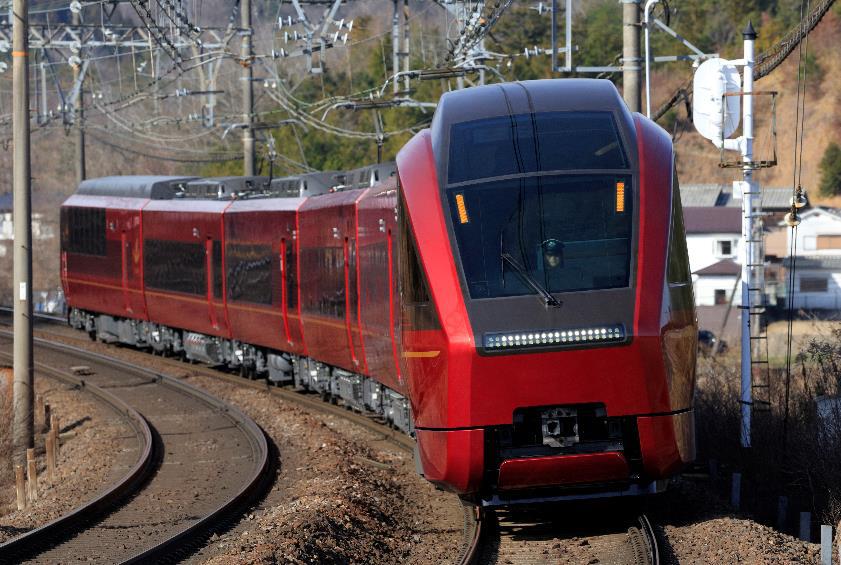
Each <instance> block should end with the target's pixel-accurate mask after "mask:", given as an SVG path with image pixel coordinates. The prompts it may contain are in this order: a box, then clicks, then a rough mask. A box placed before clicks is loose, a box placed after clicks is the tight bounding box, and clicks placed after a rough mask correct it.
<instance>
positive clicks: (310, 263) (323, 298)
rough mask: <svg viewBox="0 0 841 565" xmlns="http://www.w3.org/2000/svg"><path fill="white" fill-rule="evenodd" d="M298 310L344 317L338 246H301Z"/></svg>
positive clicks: (342, 254)
mask: <svg viewBox="0 0 841 565" xmlns="http://www.w3.org/2000/svg"><path fill="white" fill-rule="evenodd" d="M301 274H302V276H303V277H304V278H303V279H302V280H301V288H302V289H305V290H304V292H303V293H302V295H303V297H304V300H303V302H302V303H301V310H303V311H304V312H310V313H312V314H318V315H321V316H328V317H330V318H338V319H340V320H344V318H345V251H344V249H343V248H342V247H309V248H307V247H305V248H303V249H301Z"/></svg>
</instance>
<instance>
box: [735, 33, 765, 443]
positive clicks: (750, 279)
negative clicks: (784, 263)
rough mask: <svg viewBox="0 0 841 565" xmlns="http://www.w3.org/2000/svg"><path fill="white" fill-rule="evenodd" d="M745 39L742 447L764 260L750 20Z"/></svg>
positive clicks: (748, 418) (748, 432) (748, 437)
mask: <svg viewBox="0 0 841 565" xmlns="http://www.w3.org/2000/svg"><path fill="white" fill-rule="evenodd" d="M742 37H743V38H744V50H745V60H744V79H743V80H744V83H743V86H742V93H743V96H744V105H743V106H742V140H741V144H740V145H741V149H742V162H743V163H744V166H743V167H742V176H743V182H742V240H743V241H744V242H745V258H744V261H742V320H741V324H742V332H741V338H742V339H741V341H742V359H741V372H742V381H741V396H740V404H741V414H742V429H741V442H742V447H750V446H751V428H750V426H751V405H752V404H753V391H752V384H753V379H752V373H753V371H752V363H751V359H752V357H751V345H752V342H751V314H752V312H753V309H752V304H753V300H752V297H751V292H752V289H754V284H753V283H754V272H753V268H754V265H756V264H757V262H758V261H759V260H760V258H759V257H757V253H756V251H757V245H756V242H757V238H756V237H755V234H754V229H753V226H754V204H753V203H754V196H755V195H758V191H759V189H758V187H757V186H756V183H755V181H754V180H753V96H752V94H753V66H754V43H755V42H756V31H754V29H753V24H751V22H748V25H747V27H746V28H745V30H744V32H743V33H742Z"/></svg>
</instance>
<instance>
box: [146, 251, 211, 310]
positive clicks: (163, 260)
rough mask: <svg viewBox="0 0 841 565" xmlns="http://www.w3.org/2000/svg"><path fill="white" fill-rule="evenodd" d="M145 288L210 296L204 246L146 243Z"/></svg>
mask: <svg viewBox="0 0 841 565" xmlns="http://www.w3.org/2000/svg"><path fill="white" fill-rule="evenodd" d="M143 269H144V278H145V282H146V286H147V287H149V288H155V289H158V290H170V291H174V292H184V293H187V294H197V295H201V296H206V295H207V272H206V271H207V269H206V256H205V248H204V245H202V244H201V243H182V242H180V241H164V240H159V239H147V240H145V241H144V242H143Z"/></svg>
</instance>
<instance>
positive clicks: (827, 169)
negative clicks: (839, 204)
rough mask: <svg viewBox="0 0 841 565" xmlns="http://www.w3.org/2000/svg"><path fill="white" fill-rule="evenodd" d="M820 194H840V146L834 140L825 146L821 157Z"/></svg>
mask: <svg viewBox="0 0 841 565" xmlns="http://www.w3.org/2000/svg"><path fill="white" fill-rule="evenodd" d="M820 193H821V196H836V195H838V194H841V146H839V145H838V144H837V143H835V142H834V141H833V142H832V143H830V144H829V146H827V148H826V151H824V154H823V159H821V184H820Z"/></svg>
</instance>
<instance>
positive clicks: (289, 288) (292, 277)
mask: <svg viewBox="0 0 841 565" xmlns="http://www.w3.org/2000/svg"><path fill="white" fill-rule="evenodd" d="M284 245H286V258H285V259H284V261H285V262H286V266H285V268H286V306H287V308H288V309H290V310H294V309H295V308H297V307H298V263H297V254H296V253H295V241H287V240H284Z"/></svg>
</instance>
